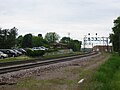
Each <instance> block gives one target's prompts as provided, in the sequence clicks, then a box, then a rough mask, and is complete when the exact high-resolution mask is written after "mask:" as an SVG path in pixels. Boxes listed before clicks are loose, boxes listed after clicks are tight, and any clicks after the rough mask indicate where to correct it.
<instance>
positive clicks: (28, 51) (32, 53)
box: [26, 49, 45, 57]
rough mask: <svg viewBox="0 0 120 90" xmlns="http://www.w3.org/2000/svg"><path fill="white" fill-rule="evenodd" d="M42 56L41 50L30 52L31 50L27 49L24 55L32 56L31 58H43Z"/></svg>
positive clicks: (43, 52)
mask: <svg viewBox="0 0 120 90" xmlns="http://www.w3.org/2000/svg"><path fill="white" fill-rule="evenodd" d="M44 54H45V51H43V50H31V49H28V50H27V53H26V55H27V56H32V57H38V56H43V55H44Z"/></svg>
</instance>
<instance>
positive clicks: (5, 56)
mask: <svg viewBox="0 0 120 90" xmlns="http://www.w3.org/2000/svg"><path fill="white" fill-rule="evenodd" d="M7 57H8V55H7V54H4V53H3V52H1V51H0V58H2V59H3V58H7Z"/></svg>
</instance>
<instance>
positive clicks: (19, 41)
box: [16, 35, 23, 47]
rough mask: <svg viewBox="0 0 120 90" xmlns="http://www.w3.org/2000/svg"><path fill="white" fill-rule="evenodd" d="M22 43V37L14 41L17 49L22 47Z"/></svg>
mask: <svg viewBox="0 0 120 90" xmlns="http://www.w3.org/2000/svg"><path fill="white" fill-rule="evenodd" d="M22 41H23V36H22V35H20V36H18V38H17V39H16V44H17V47H22Z"/></svg>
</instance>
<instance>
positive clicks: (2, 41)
mask: <svg viewBox="0 0 120 90" xmlns="http://www.w3.org/2000/svg"><path fill="white" fill-rule="evenodd" d="M17 31H18V29H17V28H15V27H13V28H12V29H2V28H0V48H1V49H6V48H12V47H15V45H16V36H17Z"/></svg>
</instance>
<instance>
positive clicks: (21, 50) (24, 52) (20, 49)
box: [17, 48, 26, 54]
mask: <svg viewBox="0 0 120 90" xmlns="http://www.w3.org/2000/svg"><path fill="white" fill-rule="evenodd" d="M17 50H18V51H20V52H22V54H26V51H25V50H24V49H23V48H19V49H17Z"/></svg>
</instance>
